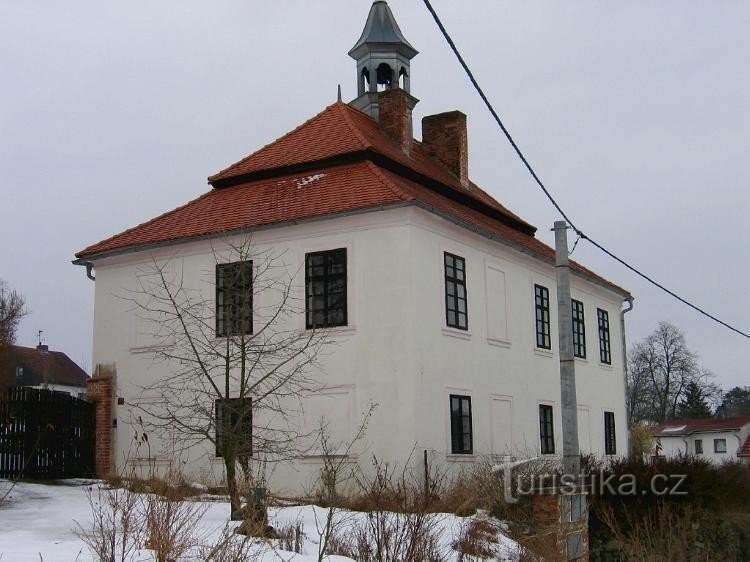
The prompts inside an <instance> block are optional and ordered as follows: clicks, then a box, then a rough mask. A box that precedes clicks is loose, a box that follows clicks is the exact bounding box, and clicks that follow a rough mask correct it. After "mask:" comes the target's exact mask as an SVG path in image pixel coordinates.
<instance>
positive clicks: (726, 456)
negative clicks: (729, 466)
mask: <svg viewBox="0 0 750 562" xmlns="http://www.w3.org/2000/svg"><path fill="white" fill-rule="evenodd" d="M651 434H652V435H653V442H654V450H653V453H654V454H655V455H659V456H665V457H675V456H696V457H699V458H702V459H706V460H708V461H711V462H712V463H714V464H721V463H723V462H727V461H737V460H740V461H742V462H750V416H738V417H734V418H706V419H679V420H669V421H668V422H665V423H663V424H661V425H659V426H657V427H655V428H653V430H652V431H651Z"/></svg>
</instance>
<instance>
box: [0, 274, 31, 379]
mask: <svg viewBox="0 0 750 562" xmlns="http://www.w3.org/2000/svg"><path fill="white" fill-rule="evenodd" d="M27 314H28V310H27V309H26V301H25V300H24V298H23V295H21V293H19V292H18V291H16V290H14V289H11V288H10V287H8V284H7V283H6V282H5V281H3V280H2V279H0V390H2V389H3V388H4V386H5V385H4V378H5V376H7V370H8V364H7V363H8V349H9V347H10V346H11V345H13V343H14V342H15V341H16V330H18V325H19V324H20V323H21V319H22V318H23V317H24V316H26V315H27Z"/></svg>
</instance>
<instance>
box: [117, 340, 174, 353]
mask: <svg viewBox="0 0 750 562" xmlns="http://www.w3.org/2000/svg"><path fill="white" fill-rule="evenodd" d="M171 347H174V344H173V343H170V344H162V345H142V346H138V347H130V348H128V351H129V352H130V353H132V354H133V355H136V354H139V353H157V352H159V351H165V350H167V349H169V348H171Z"/></svg>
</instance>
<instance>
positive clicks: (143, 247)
mask: <svg viewBox="0 0 750 562" xmlns="http://www.w3.org/2000/svg"><path fill="white" fill-rule="evenodd" d="M413 204H414V201H399V202H396V203H386V204H380V205H375V206H371V207H361V208H359V209H351V210H348V211H340V212H336V213H327V214H323V215H315V216H311V217H304V218H301V219H293V220H287V221H279V222H274V223H269V224H263V225H259V226H251V227H245V228H235V229H232V230H222V231H216V232H208V233H206V234H199V235H197V236H185V237H181V238H171V239H169V240H160V241H158V242H149V243H146V244H131V245H129V246H123V247H121V248H114V249H112V250H107V251H104V252H98V253H93V254H88V255H85V256H80V257H78V259H75V260H73V261H72V262H71V263H73V264H74V265H86V264H89V263H91V262H92V261H93V260H100V259H105V258H111V257H115V256H121V255H125V254H132V253H135V252H142V251H148V250H154V249H157V248H166V247H170V246H176V245H178V244H185V243H188V242H198V241H201V240H212V239H216V238H221V237H226V236H238V235H242V234H249V233H251V232H260V231H264V230H270V229H272V228H281V227H284V226H290V225H297V224H307V223H311V222H318V221H323V220H328V219H334V218H340V217H349V216H354V215H361V214H364V213H371V212H375V211H384V210H386V209H395V208H398V207H407V206H409V205H413ZM78 255H79V254H76V256H78Z"/></svg>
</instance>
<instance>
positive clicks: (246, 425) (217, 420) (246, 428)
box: [214, 396, 253, 458]
mask: <svg viewBox="0 0 750 562" xmlns="http://www.w3.org/2000/svg"><path fill="white" fill-rule="evenodd" d="M239 402H245V403H247V410H246V412H247V414H248V415H247V416H246V417H245V418H244V419H243V420H242V423H241V425H240V426H239V427H235V426H236V425H237V424H238V423H239V421H240V420H239V419H237V420H236V421H232V420H231V419H230V426H231V427H232V431H233V432H235V433H236V432H237V430H240V431H242V432H243V433H244V432H246V433H247V434H248V435H247V447H246V448H245V449H242V448H238V450H237V451H235V456H236V457H238V458H239V457H252V456H253V399H252V398H251V397H249V396H246V397H242V398H217V399H216V400H214V439H215V441H214V447H215V454H216V456H217V457H218V458H222V457H223V454H222V450H223V444H222V443H223V436H224V423H223V416H224V408H225V404H237V403H239Z"/></svg>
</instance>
